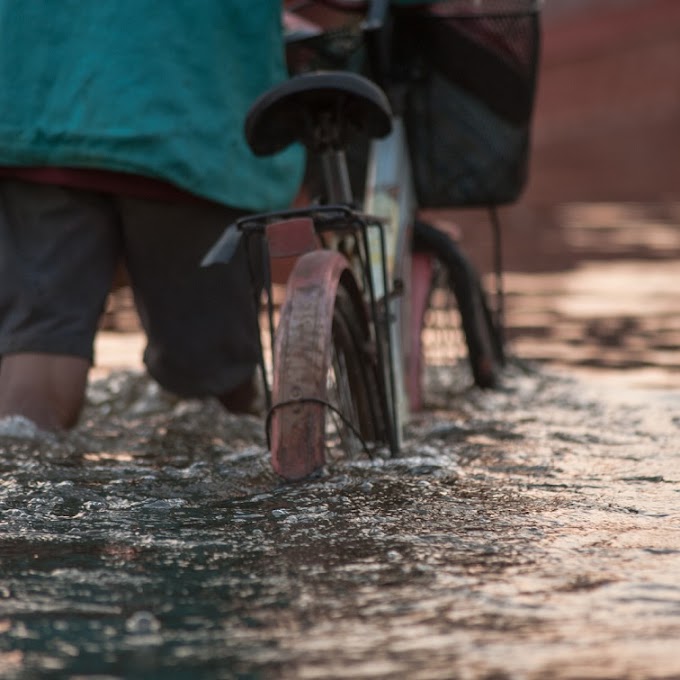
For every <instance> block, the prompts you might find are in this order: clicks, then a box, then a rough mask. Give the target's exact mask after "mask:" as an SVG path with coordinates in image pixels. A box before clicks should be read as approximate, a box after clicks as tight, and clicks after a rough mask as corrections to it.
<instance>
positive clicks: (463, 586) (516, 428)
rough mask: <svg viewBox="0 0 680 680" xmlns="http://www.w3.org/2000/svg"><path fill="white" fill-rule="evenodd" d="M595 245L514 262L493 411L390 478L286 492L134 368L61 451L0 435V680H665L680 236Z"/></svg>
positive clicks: (443, 412) (368, 470)
mask: <svg viewBox="0 0 680 680" xmlns="http://www.w3.org/2000/svg"><path fill="white" fill-rule="evenodd" d="M610 210H614V208H613V207H611V206H610ZM631 210H632V212H631ZM615 217H616V219H614V218H612V216H611V214H610V213H606V214H605V213H602V212H600V213H597V214H595V215H593V213H592V212H591V213H588V214H587V215H586V214H584V213H583V212H579V209H576V208H572V209H571V211H567V212H566V213H565V214H564V215H563V225H564V231H563V232H561V233H560V234H559V235H558V236H559V238H561V239H564V240H565V241H569V242H570V243H571V251H570V252H575V253H576V254H577V255H578V257H575V260H574V261H573V262H571V263H567V264H564V263H563V264H562V265H560V266H554V267H553V268H552V269H551V267H550V266H549V263H548V262H546V261H544V266H543V267H525V268H524V269H520V268H519V266H517V265H516V264H513V262H512V257H513V256H512V255H511V258H510V259H511V262H510V263H509V264H510V272H509V274H508V277H507V290H508V310H507V313H508V323H509V326H510V329H509V334H510V340H511V348H512V354H513V359H512V360H511V361H510V365H509V366H508V368H507V371H506V374H505V377H504V381H503V386H502V387H501V388H500V389H498V390H495V391H493V392H481V391H478V390H475V389H471V388H470V389H468V388H461V387H460V386H456V387H455V388H454V387H452V388H450V389H449V390H448V391H446V392H441V393H439V394H437V395H435V397H436V398H435V399H433V400H432V401H431V404H433V408H431V410H429V411H426V412H425V413H423V414H421V415H419V416H418V417H417V418H414V420H413V422H412V424H411V426H410V428H409V431H408V433H407V440H406V445H405V447H404V450H403V452H402V454H401V455H400V456H399V457H398V458H395V459H383V458H378V459H375V460H368V459H366V460H354V461H351V460H344V461H343V460H341V461H336V462H334V463H333V464H332V465H329V466H328V468H327V469H325V470H324V471H323V473H322V474H321V475H320V476H319V477H317V478H315V479H312V480H309V481H306V482H304V483H300V484H287V485H286V484H282V483H281V482H280V481H279V480H278V479H277V478H276V477H275V475H274V474H273V473H272V472H271V469H270V466H269V462H268V459H267V454H266V450H265V441H264V428H263V424H262V420H261V419H257V418H250V417H235V416H231V415H228V414H226V413H223V412H222V411H221V410H219V409H218V408H217V407H216V406H215V405H213V404H209V403H201V402H194V401H188V402H177V401H174V400H172V399H169V398H168V397H167V396H166V395H164V394H162V393H160V392H159V391H158V390H157V389H156V388H155V386H154V385H153V384H152V383H150V382H148V381H147V380H146V378H144V377H143V375H142V374H141V373H139V372H138V371H137V370H136V369H135V368H134V367H133V368H132V370H125V371H119V370H116V371H114V372H113V373H109V371H108V368H107V367H106V366H104V367H102V368H101V369H100V371H99V372H96V373H95V377H96V378H97V380H93V383H92V385H91V388H90V393H89V404H88V408H87V412H86V414H85V417H84V418H83V421H82V424H81V425H80V426H79V428H78V429H77V430H75V431H74V432H72V433H70V434H69V435H66V436H60V437H54V436H48V435H44V434H40V433H37V432H35V431H34V430H33V429H32V428H31V426H30V424H28V423H26V422H25V421H21V420H16V419H14V420H5V421H3V422H2V423H0V428H1V429H0V452H1V455H0V677H2V678H11V679H15V678H16V679H22V680H23V679H24V678H31V679H32V678H74V679H75V678H94V677H96V678H145V679H146V678H151V679H153V678H161V677H162V678H167V679H168V680H169V679H171V678H178V679H180V678H244V679H245V678H248V679H250V678H253V679H256V678H263V679H268V678H295V679H297V678H303V679H304V678H308V679H312V678H416V679H417V678H427V679H430V678H432V679H436V678H444V679H456V678H460V679H462V680H467V679H469V678H484V679H487V680H492V679H493V680H505V679H514V678H531V679H533V678H536V679H539V678H559V679H567V678H568V679H577V678H578V679H587V678H596V679H599V678H602V679H605V678H607V679H610V678H622V679H630V680H637V679H647V678H656V679H661V678H678V677H680V647H678V642H677V640H678V639H679V638H680V576H679V574H680V511H678V507H679V503H678V500H680V495H679V494H680V408H679V406H680V392H679V391H678V389H679V388H680V372H679V371H678V365H679V364H680V362H679V361H678V357H679V353H678V349H677V344H678V342H677V341H678V336H679V335H680V324H678V310H679V309H680V299H678V293H676V292H675V291H676V290H677V284H676V281H677V272H678V271H679V270H678V268H677V267H678V261H679V260H680V252H679V251H680V248H679V243H680V236H679V232H678V227H677V226H673V223H672V221H671V220H670V219H667V220H666V221H664V220H663V219H661V218H660V217H659V216H658V215H656V216H650V214H648V213H647V212H645V211H640V210H635V209H625V210H624V209H623V208H620V212H619V213H617V214H616V215H615ZM652 217H654V219H652ZM636 219H637V220H638V223H639V221H640V220H643V219H644V220H646V223H645V224H646V226H649V229H647V230H645V231H644V232H641V230H640V229H636V228H635V226H636V225H635V224H634V220H636ZM626 220H628V222H627V221H626ZM654 220H656V222H655V221H654ZM626 225H627V226H626ZM516 228H517V227H516ZM598 230H599V232H598ZM602 230H605V231H606V238H602ZM654 231H656V233H657V236H655V237H654V239H653V247H652V246H649V248H647V249H645V247H644V244H641V243H639V242H633V243H630V242H629V241H630V239H633V238H635V236H634V235H635V234H636V233H638V234H639V233H644V235H645V236H644V238H647V239H648V240H649V238H651V237H649V236H648V235H649V234H650V233H651V232H654ZM659 233H661V234H663V235H665V237H666V238H667V239H670V241H668V240H667V241H665V242H664V241H663V239H661V241H659V240H658V239H659V238H660V237H659V236H658V234H659ZM598 234H599V235H598ZM466 238H468V241H469V237H466ZM588 239H590V241H589V240H588ZM593 239H595V240H596V241H597V243H595V242H593ZM621 242H623V245H621ZM579 244H580V245H579ZM603 244H604V245H603ZM471 247H472V248H474V244H471ZM607 249H609V251H610V252H607V257H604V256H603V255H602V253H604V252H605V251H607ZM546 252H547V251H546ZM562 252H564V250H563V251H562ZM532 282H533V283H532ZM622 293H623V295H622ZM617 301H618V302H617ZM102 341H105V342H111V343H113V345H115V339H112V338H111V337H110V336H109V337H103V338H102ZM119 344H120V345H121V346H123V345H124V342H123V341H121V343H119ZM101 346H103V345H101ZM104 354H105V353H104ZM121 356H123V355H122V354H120V355H118V356H117V357H113V358H111V356H110V355H106V356H102V360H103V363H105V360H107V357H108V358H109V359H108V360H110V362H111V363H110V365H111V366H116V362H118V363H120V364H122V363H124V362H123V361H122V360H121ZM104 368H107V370H103V369H104ZM109 368H110V366H109Z"/></svg>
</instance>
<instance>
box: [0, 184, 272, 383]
mask: <svg viewBox="0 0 680 680" xmlns="http://www.w3.org/2000/svg"><path fill="white" fill-rule="evenodd" d="M238 214H239V213H237V212H236V211H233V210H230V209H228V208H225V207H223V206H220V205H216V204H210V203H207V202H206V203H203V202H196V203H181V204H178V203H164V202H160V201H151V200H145V199H138V198H126V197H121V196H114V195H110V194H105V193H95V192H89V191H81V190H75V189H66V188H62V187H57V186H53V185H42V184H30V183H24V182H20V181H14V180H2V181H0V356H1V355H3V354H13V353H19V352H39V353H50V354H66V355H73V356H80V357H83V358H86V359H89V360H90V361H92V360H93V358H94V357H93V344H94V337H95V334H96V331H97V327H98V324H99V318H100V316H101V314H102V311H103V309H104V305H105V303H106V299H107V296H108V293H109V291H110V289H111V284H112V280H113V277H114V273H115V270H116V265H117V263H118V262H119V260H120V258H121V257H122V258H123V261H124V262H125V265H126V268H127V270H128V273H129V276H130V281H131V285H132V288H133V292H134V296H135V302H136V305H137V310H138V312H139V316H140V319H141V322H142V325H143V327H144V330H145V331H146V334H147V338H148V344H147V347H146V351H145V353H144V362H145V364H146V366H147V368H148V370H149V373H150V374H151V375H152V376H153V377H154V378H155V379H156V380H157V381H158V382H159V383H160V384H161V385H162V386H163V387H165V388H166V389H168V390H170V391H172V392H175V393H176V394H179V395H182V396H206V395H219V394H223V393H225V392H227V391H229V390H230V389H232V388H233V387H235V386H237V385H239V384H241V383H243V382H244V381H246V380H247V379H248V378H249V377H250V376H251V375H252V374H253V372H254V370H255V368H256V366H257V362H258V357H259V352H258V338H257V323H256V314H255V307H254V303H253V294H252V292H251V291H252V288H251V286H250V276H249V271H248V264H247V256H246V253H245V250H241V251H240V252H239V254H238V257H236V258H235V261H234V262H233V264H231V265H228V266H227V265H224V266H222V265H217V266H212V267H209V268H203V267H200V262H201V259H202V258H203V256H204V255H205V253H206V252H207V251H208V249H209V248H210V247H211V246H212V244H213V243H214V242H215V241H216V240H217V238H218V237H219V236H220V235H221V233H222V232H223V230H224V228H225V227H226V226H227V225H228V224H230V223H231V222H232V221H233V220H234V219H235V218H236V217H237V216H238ZM251 260H252V261H253V263H256V262H259V257H258V256H257V254H255V253H253V254H252V257H251Z"/></svg>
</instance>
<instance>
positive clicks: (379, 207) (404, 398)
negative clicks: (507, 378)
mask: <svg viewBox="0 0 680 680" xmlns="http://www.w3.org/2000/svg"><path fill="white" fill-rule="evenodd" d="M392 126H393V127H392V132H391V133H390V134H389V135H388V136H387V137H385V138H383V139H380V140H373V141H372V142H371V148H370V153H369V162H368V171H367V177H366V188H365V204H364V210H365V211H366V212H367V213H368V214H370V215H376V216H378V217H380V218H382V219H383V220H384V222H383V224H384V225H385V226H384V228H385V234H386V235H385V242H386V251H387V252H386V263H385V266H386V268H387V272H386V274H387V276H386V277H385V276H384V272H383V263H382V262H380V260H379V259H378V258H377V257H372V258H371V261H370V266H371V275H372V278H373V285H374V288H375V291H376V295H377V297H378V298H384V299H385V300H386V302H387V305H388V314H389V316H390V318H391V320H392V323H391V324H390V334H391V347H392V348H393V351H392V355H391V357H390V380H391V386H390V387H391V390H390V391H391V394H392V398H393V412H394V414H395V421H396V422H395V429H396V433H397V435H396V436H397V441H398V445H399V446H400V445H401V436H402V432H403V427H404V424H405V423H406V420H407V418H408V413H409V411H410V408H409V403H408V391H407V387H406V382H405V374H406V370H407V367H406V365H405V364H408V363H409V361H410V359H411V357H410V356H409V350H410V345H411V341H410V338H409V335H408V329H409V328H410V322H411V319H410V314H409V305H408V304H404V300H405V299H406V300H408V299H409V298H410V292H411V242H412V230H413V220H414V217H415V214H416V198H415V189H414V187H413V179H412V175H411V162H410V158H409V153H408V147H407V144H406V132H405V130H404V126H403V124H402V121H401V119H400V118H398V117H397V116H395V117H393V120H392ZM373 237H374V239H375V235H374V236H373ZM372 245H373V247H372V248H371V252H372V253H376V254H377V253H379V252H380V251H379V247H378V245H379V244H377V243H375V241H374V243H373V244H372ZM385 278H387V280H388V281H390V282H391V284H392V288H391V289H388V290H385V289H384V287H383V283H382V282H383V280H384V279H385Z"/></svg>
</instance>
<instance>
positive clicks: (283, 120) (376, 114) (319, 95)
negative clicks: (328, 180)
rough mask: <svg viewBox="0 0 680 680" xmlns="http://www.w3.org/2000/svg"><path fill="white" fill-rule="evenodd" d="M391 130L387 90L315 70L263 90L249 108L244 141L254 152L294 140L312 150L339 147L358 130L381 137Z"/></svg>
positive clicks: (273, 149) (358, 79) (264, 153)
mask: <svg viewBox="0 0 680 680" xmlns="http://www.w3.org/2000/svg"><path fill="white" fill-rule="evenodd" d="M391 129H392V110H391V108H390V104H389V102H388V101H387V97H386V96H385V93H384V92H383V91H382V90H381V89H380V88H379V87H378V86H377V85H376V84H375V83H373V82H371V81H370V80H368V79H367V78H364V77H363V76H360V75H357V74H355V73H346V72H344V71H332V72H331V71H328V72H326V71H318V72H314V73H306V74H304V75H301V76H296V77H294V78H291V79H290V80H287V81H285V82H283V83H281V84H280V85H277V86H275V87H273V88H272V89H270V90H267V92H265V93H264V94H263V95H261V96H260V97H259V98H258V99H257V100H256V101H255V103H254V104H253V105H252V107H251V108H250V111H249V112H248V116H247V118H246V124H245V134H246V140H247V141H248V144H249V145H250V148H251V149H252V151H253V153H254V154H255V155H256V156H269V155H271V154H275V153H277V152H279V151H282V150H283V149H285V148H286V147H287V146H289V145H290V144H292V143H293V142H302V144H304V145H305V146H306V147H307V148H308V149H310V150H312V151H316V152H323V151H328V150H340V149H342V148H344V147H345V146H346V145H347V142H348V139H349V138H350V137H351V136H352V135H353V134H355V133H357V132H361V133H364V134H366V135H368V136H369V137H384V136H385V135H387V134H388V133H389V132H390V130H391Z"/></svg>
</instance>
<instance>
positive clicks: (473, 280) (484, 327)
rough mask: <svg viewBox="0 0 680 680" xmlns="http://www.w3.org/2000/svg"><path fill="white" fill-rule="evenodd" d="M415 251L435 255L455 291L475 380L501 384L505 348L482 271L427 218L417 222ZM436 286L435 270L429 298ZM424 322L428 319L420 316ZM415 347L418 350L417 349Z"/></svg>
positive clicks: (485, 384)
mask: <svg viewBox="0 0 680 680" xmlns="http://www.w3.org/2000/svg"><path fill="white" fill-rule="evenodd" d="M414 252H421V253H423V252H424V253H428V254H429V255H431V256H432V257H434V258H435V259H436V261H437V262H438V264H439V265H440V267H441V268H442V269H443V272H444V275H445V283H446V285H447V286H448V287H449V289H450V291H451V292H452V293H453V298H454V300H453V304H455V306H456V307H457V311H458V314H459V316H460V323H461V326H462V331H463V336H464V340H465V346H466V350H467V358H468V361H469V366H470V371H471V373H472V379H473V381H474V384H475V385H477V386H478V387H481V388H487V389H488V388H493V387H496V386H497V385H498V382H499V379H500V373H501V369H502V366H503V364H504V363H505V352H504V348H503V343H502V339H501V334H500V333H499V329H497V328H496V325H495V322H494V319H493V315H492V314H491V310H490V308H489V304H488V301H487V298H486V294H485V292H484V289H483V287H482V284H481V280H480V277H479V275H478V274H477V272H476V270H475V268H474V267H473V265H472V263H471V262H470V260H469V259H468V258H467V256H466V255H465V254H464V253H463V251H462V250H461V248H460V247H459V246H458V244H457V243H456V242H455V241H454V240H453V239H452V238H451V237H450V236H449V235H448V234H446V233H445V232H443V231H441V230H439V229H437V228H436V227H434V226H432V225H430V224H427V223H426V222H422V221H417V222H416V223H415V225H414ZM436 287H437V278H436V272H435V274H433V276H432V279H431V282H430V300H429V301H428V306H430V305H431V304H432V301H431V300H432V295H433V292H434V290H435V288H436ZM420 322H421V324H424V322H425V320H424V319H421V320H420ZM414 351H416V350H414Z"/></svg>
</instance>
